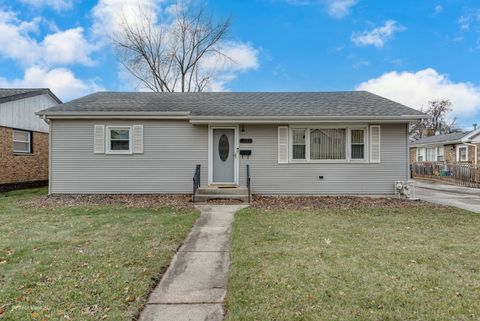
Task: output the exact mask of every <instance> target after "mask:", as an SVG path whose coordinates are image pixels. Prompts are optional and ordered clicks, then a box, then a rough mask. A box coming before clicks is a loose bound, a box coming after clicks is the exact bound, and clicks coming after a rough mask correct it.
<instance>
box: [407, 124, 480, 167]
mask: <svg viewBox="0 0 480 321" xmlns="http://www.w3.org/2000/svg"><path fill="white" fill-rule="evenodd" d="M479 156H480V129H476V130H473V131H470V132H457V133H451V134H445V135H436V136H431V135H428V133H427V136H426V137H423V138H421V139H419V140H417V141H415V142H413V143H410V164H412V163H415V162H445V163H446V164H454V163H468V164H472V165H477V164H478V159H479Z"/></svg>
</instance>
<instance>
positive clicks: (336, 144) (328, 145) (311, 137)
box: [289, 126, 368, 162]
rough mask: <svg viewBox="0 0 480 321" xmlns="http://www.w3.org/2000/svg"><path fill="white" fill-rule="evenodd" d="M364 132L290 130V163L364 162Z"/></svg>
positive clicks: (334, 129) (323, 129)
mask: <svg viewBox="0 0 480 321" xmlns="http://www.w3.org/2000/svg"><path fill="white" fill-rule="evenodd" d="M366 134H367V129H366V127H363V126H362V127H360V128H329V127H325V128H320V127H310V128H295V127H293V128H291V130H290V140H289V141H290V160H291V161H292V162H295V161H307V162H308V161H311V162H324V161H339V162H341V161H355V160H356V161H365V160H367V158H368V157H367V156H366V155H367V135H366Z"/></svg>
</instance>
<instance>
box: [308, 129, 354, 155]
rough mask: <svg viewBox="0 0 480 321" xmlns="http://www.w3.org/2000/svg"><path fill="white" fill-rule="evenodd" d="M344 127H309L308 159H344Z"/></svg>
mask: <svg viewBox="0 0 480 321" xmlns="http://www.w3.org/2000/svg"><path fill="white" fill-rule="evenodd" d="M345 146H346V142H345V129H336V128H321V129H310V159H312V160H338V159H345V158H346V157H345V154H346V153H345Z"/></svg>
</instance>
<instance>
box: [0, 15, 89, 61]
mask: <svg viewBox="0 0 480 321" xmlns="http://www.w3.org/2000/svg"><path fill="white" fill-rule="evenodd" d="M41 22H42V18H40V17H37V18H34V19H33V20H32V21H22V20H20V19H18V17H17V15H16V14H15V13H12V12H5V11H0V56H3V57H5V58H10V59H12V60H14V61H16V62H18V63H20V64H21V65H24V66H31V65H39V64H47V65H62V64H73V63H81V64H86V65H90V64H92V63H93V62H92V60H91V58H90V54H91V53H92V52H93V51H94V49H95V48H94V46H93V45H91V44H90V43H89V42H88V41H87V40H86V39H85V37H84V34H83V31H84V30H83V28H81V27H79V28H74V29H68V30H65V31H58V32H55V33H51V34H47V35H46V36H45V37H44V39H43V40H41V41H37V40H36V39H35V38H34V37H32V35H34V34H36V33H38V32H39V25H40V23H41Z"/></svg>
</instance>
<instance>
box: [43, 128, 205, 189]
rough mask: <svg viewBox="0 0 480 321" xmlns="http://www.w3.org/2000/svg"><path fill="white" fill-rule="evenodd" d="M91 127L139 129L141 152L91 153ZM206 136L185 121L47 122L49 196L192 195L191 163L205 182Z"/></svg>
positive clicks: (92, 151) (200, 129)
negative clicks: (141, 143)
mask: <svg viewBox="0 0 480 321" xmlns="http://www.w3.org/2000/svg"><path fill="white" fill-rule="evenodd" d="M94 124H105V125H106V126H108V125H133V124H143V126H144V153H143V154H133V155H108V154H94V149H93V143H94V139H93V134H94V129H93V128H94ZM207 135H208V131H207V126H192V125H191V124H190V123H189V122H187V121H158V120H151V121H145V120H141V121H133V120H132V121H92V120H52V123H51V139H52V141H51V143H52V146H51V171H52V172H51V187H50V188H51V189H50V192H51V193H165V194H183V193H191V192H192V177H193V171H194V167H195V165H196V164H200V165H201V167H202V173H201V176H202V181H205V180H206V179H207V149H208V140H207Z"/></svg>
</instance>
